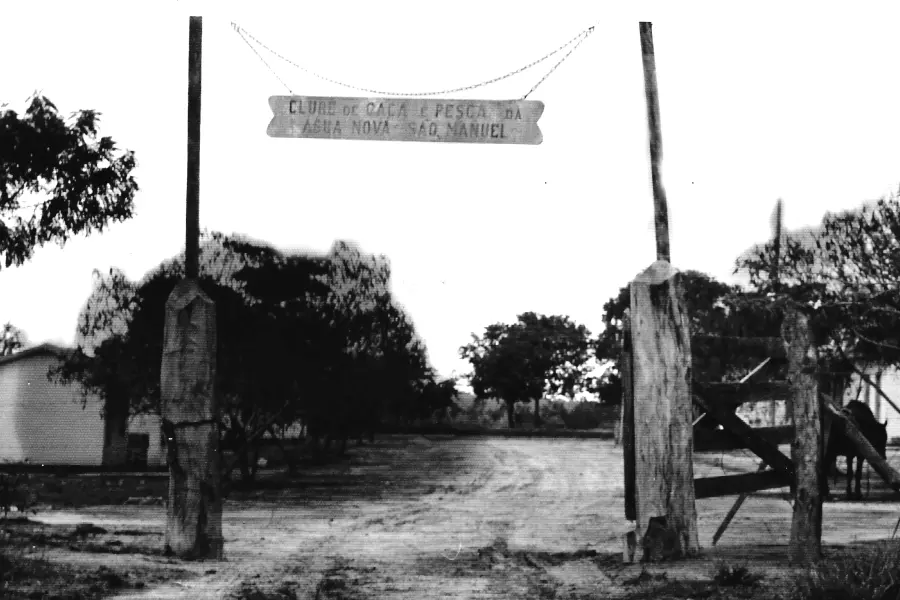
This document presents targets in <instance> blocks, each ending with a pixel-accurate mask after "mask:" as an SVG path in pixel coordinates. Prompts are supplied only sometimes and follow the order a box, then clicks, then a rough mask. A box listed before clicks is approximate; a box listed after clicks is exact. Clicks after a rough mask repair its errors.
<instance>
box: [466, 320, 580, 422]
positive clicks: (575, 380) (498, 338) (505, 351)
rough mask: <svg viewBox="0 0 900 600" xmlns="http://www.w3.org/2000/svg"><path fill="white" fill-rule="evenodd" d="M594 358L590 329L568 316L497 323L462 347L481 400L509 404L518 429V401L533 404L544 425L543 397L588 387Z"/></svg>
mask: <svg viewBox="0 0 900 600" xmlns="http://www.w3.org/2000/svg"><path fill="white" fill-rule="evenodd" d="M590 356H591V347H590V332H589V331H588V330H587V328H586V327H585V326H584V325H578V324H576V323H574V322H573V321H572V320H571V319H569V317H565V316H558V315H552V316H545V315H539V314H536V313H533V312H526V313H522V314H520V315H519V316H518V320H517V322H515V323H513V324H509V325H507V324H503V323H495V324H493V325H489V326H487V327H486V328H485V331H484V333H483V334H482V335H481V336H477V335H475V334H474V333H473V334H472V342H470V343H469V344H467V345H465V346H463V347H462V348H460V357H462V358H464V359H467V360H469V362H470V363H471V364H472V369H473V372H472V375H471V377H470V381H471V385H472V389H473V391H474V392H475V395H476V397H477V398H479V399H485V398H496V399H498V400H500V401H502V402H504V403H506V408H507V418H508V421H509V426H510V427H514V426H515V423H514V412H515V404H516V403H517V402H531V401H534V403H535V411H534V414H535V423H536V424H538V425H539V424H540V405H539V402H540V400H541V398H542V397H543V396H545V395H551V396H557V395H568V396H570V397H574V395H575V394H576V392H578V391H581V390H582V389H584V388H586V387H587V373H586V365H587V363H588V360H589V358H590Z"/></svg>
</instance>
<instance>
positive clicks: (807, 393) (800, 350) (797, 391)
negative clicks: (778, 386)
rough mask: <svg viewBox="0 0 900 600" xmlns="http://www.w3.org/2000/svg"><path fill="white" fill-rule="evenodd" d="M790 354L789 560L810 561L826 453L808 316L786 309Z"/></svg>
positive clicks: (816, 540)
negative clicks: (791, 473)
mask: <svg viewBox="0 0 900 600" xmlns="http://www.w3.org/2000/svg"><path fill="white" fill-rule="evenodd" d="M781 332H782V333H781V334H782V337H784V344H785V349H786V350H787V357H788V382H789V383H790V385H791V393H790V396H791V400H792V402H790V404H791V407H792V411H793V418H794V430H795V431H796V433H795V436H794V442H793V443H792V444H791V459H792V460H793V463H794V474H795V480H794V490H793V492H794V515H793V519H792V521H791V543H790V556H791V560H792V561H793V562H795V563H798V564H810V563H813V562H815V561H817V560H819V558H821V555H822V487H821V483H822V481H821V477H823V476H824V473H823V468H822V462H823V461H822V457H823V454H824V447H823V435H822V400H821V399H820V398H819V393H818V382H817V380H816V374H815V371H816V369H817V366H818V361H817V358H816V348H815V346H814V345H813V343H812V332H811V330H810V327H809V319H808V318H807V317H806V315H804V314H802V313H801V312H799V311H797V310H794V309H788V310H787V312H786V313H785V316H784V323H783V324H782V326H781Z"/></svg>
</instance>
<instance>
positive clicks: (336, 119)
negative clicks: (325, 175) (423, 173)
mask: <svg viewBox="0 0 900 600" xmlns="http://www.w3.org/2000/svg"><path fill="white" fill-rule="evenodd" d="M269 107H270V108H271V109H272V114H273V116H272V121H271V122H270V123H269V126H268V128H267V129H266V133H267V134H268V135H269V136H270V137H289V138H317V139H333V140H380V141H394V142H465V143H469V144H540V143H541V141H542V139H543V138H542V135H541V130H540V128H539V127H538V125H537V122H538V119H540V118H541V114H542V113H543V112H544V103H543V102H540V101H537V100H449V99H445V98H337V97H322V96H271V97H270V98H269Z"/></svg>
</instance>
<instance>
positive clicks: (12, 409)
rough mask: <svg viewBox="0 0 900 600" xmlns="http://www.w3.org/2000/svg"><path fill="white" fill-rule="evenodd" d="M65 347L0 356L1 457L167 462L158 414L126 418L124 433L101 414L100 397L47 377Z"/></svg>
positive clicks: (44, 346)
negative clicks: (86, 393) (86, 395)
mask: <svg viewBox="0 0 900 600" xmlns="http://www.w3.org/2000/svg"><path fill="white" fill-rule="evenodd" d="M68 352H70V351H69V350H66V349H64V348H60V347H58V346H54V345H52V344H42V345H40V346H35V347H33V348H29V349H27V350H23V351H21V352H18V353H16V354H12V355H10V356H5V357H2V358H0V462H13V463H18V462H24V461H27V462H29V463H31V464H47V465H78V466H98V465H104V464H105V465H108V466H117V465H122V466H123V467H124V466H126V465H130V466H134V467H141V466H144V465H146V466H149V467H158V466H163V465H165V453H164V451H163V449H162V448H161V436H160V427H159V417H158V416H137V417H131V418H128V419H127V423H125V424H124V429H125V432H124V435H122V431H121V429H123V427H119V428H117V427H115V425H114V424H113V423H106V422H105V421H104V419H103V418H102V416H101V401H100V399H99V398H97V397H91V396H89V397H88V398H87V399H85V398H84V396H83V395H82V393H81V388H80V386H78V385H77V384H74V385H64V384H59V383H56V382H53V381H50V380H49V379H48V377H47V374H48V372H49V370H50V369H51V367H55V366H57V365H58V364H59V363H60V360H61V359H62V358H64V357H65V356H66V355H67V353H68ZM116 429H119V430H120V431H115V430H116Z"/></svg>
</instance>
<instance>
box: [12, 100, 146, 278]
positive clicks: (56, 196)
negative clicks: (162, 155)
mask: <svg viewBox="0 0 900 600" xmlns="http://www.w3.org/2000/svg"><path fill="white" fill-rule="evenodd" d="M98 120H99V119H98V113H97V112H96V111H92V110H82V111H78V112H76V113H74V114H73V115H72V116H71V118H70V119H69V122H66V120H65V119H63V118H62V117H61V116H60V115H59V112H58V110H57V108H56V106H55V105H54V104H53V103H52V102H50V101H49V100H48V99H47V98H45V97H43V96H39V95H35V96H34V97H32V98H31V102H30V104H29V105H28V108H27V109H26V110H25V114H24V115H21V116H20V115H19V114H17V113H16V112H15V111H13V110H8V109H7V110H3V111H0V254H3V255H4V256H5V263H6V266H7V267H10V266H13V265H15V266H19V265H21V264H23V263H24V262H25V261H26V260H28V259H29V258H31V256H32V253H33V251H34V248H35V246H43V245H44V244H45V243H47V242H51V241H52V242H57V243H59V244H60V245H62V244H64V243H65V242H66V241H67V240H68V239H69V237H70V236H72V235H77V234H79V233H81V232H85V233H87V234H90V233H91V232H92V231H103V229H104V228H105V227H106V226H107V225H108V224H109V223H110V222H118V221H124V220H125V219H128V218H130V217H131V216H132V211H133V201H134V194H135V192H136V191H137V190H138V185H137V182H136V181H135V180H134V178H133V177H132V175H131V173H132V170H133V169H134V167H135V160H134V153H133V152H131V151H126V152H122V153H118V152H117V149H116V144H115V142H114V141H113V140H112V138H110V137H105V136H104V137H99V138H98V132H97V123H98ZM26 195H33V196H36V197H37V199H38V200H39V201H38V203H36V204H30V205H29V204H22V200H23V198H24V197H25V196H26ZM28 208H31V209H32V210H31V211H27V210H26V209H28ZM29 212H30V215H29V214H28V213H29Z"/></svg>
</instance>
